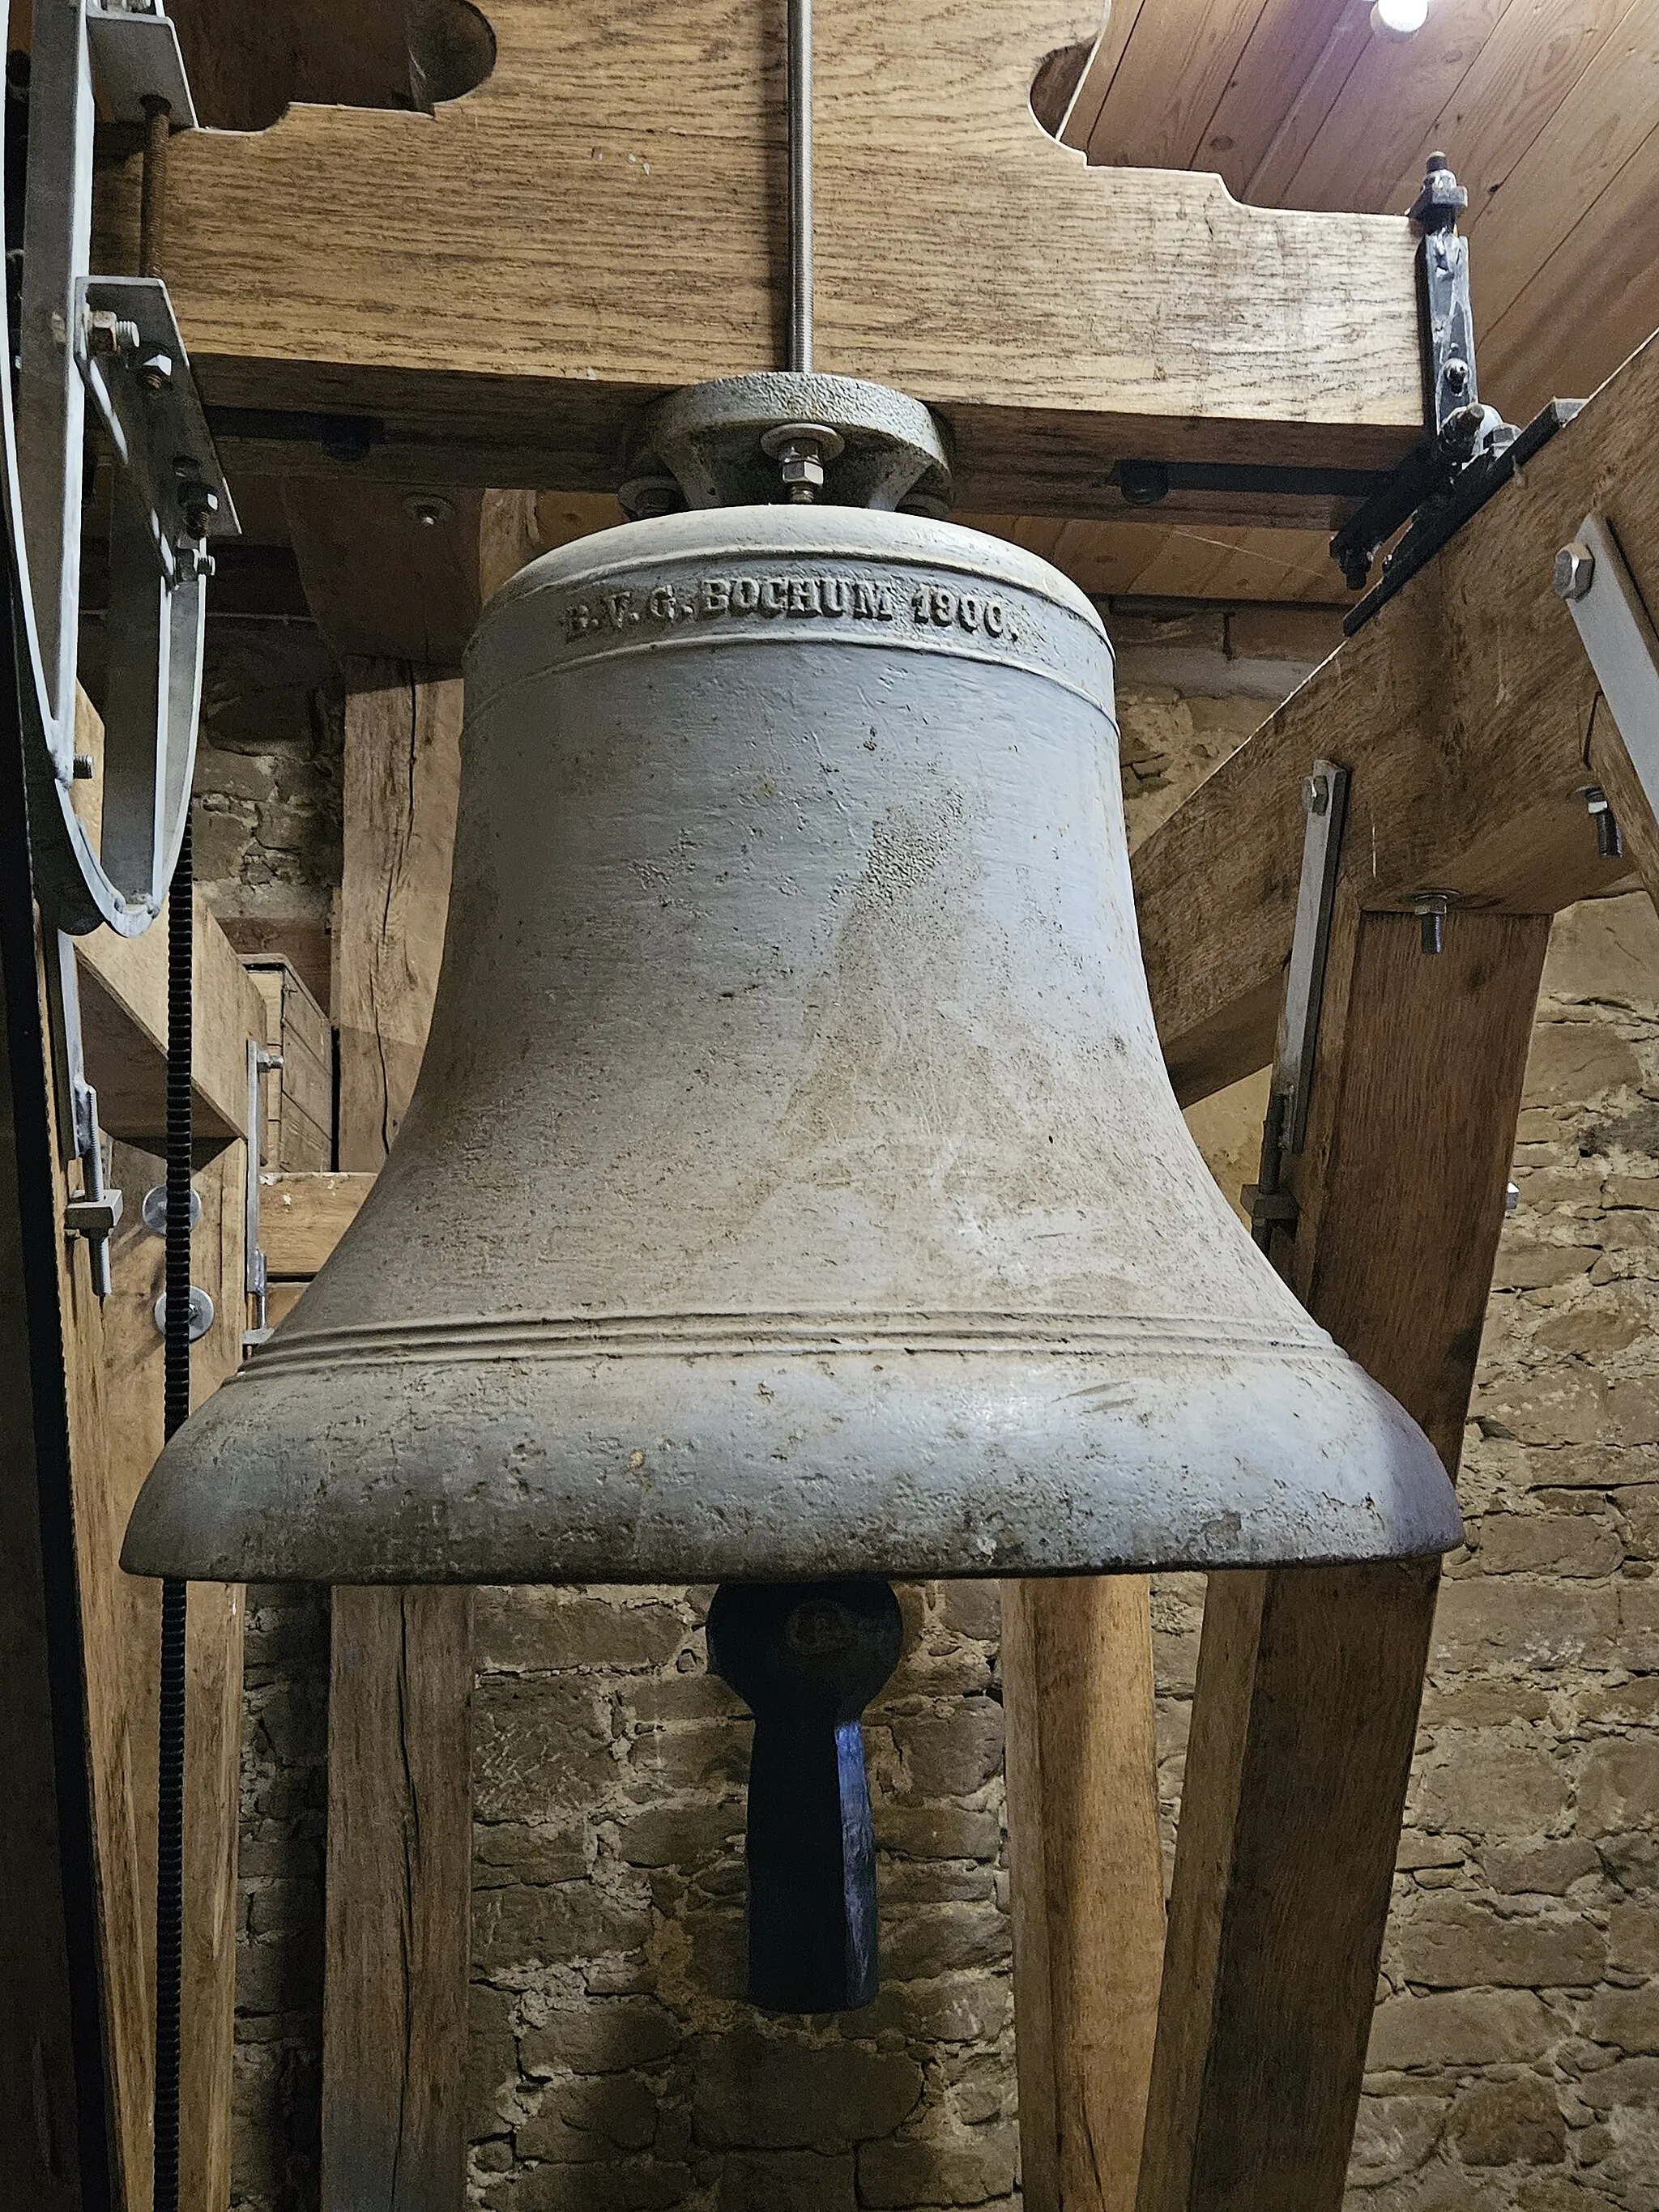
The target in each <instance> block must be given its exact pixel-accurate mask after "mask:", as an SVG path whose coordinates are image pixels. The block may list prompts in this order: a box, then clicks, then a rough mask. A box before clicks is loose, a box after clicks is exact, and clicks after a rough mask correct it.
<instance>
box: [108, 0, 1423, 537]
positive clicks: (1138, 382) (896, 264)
mask: <svg viewBox="0 0 1659 2212" xmlns="http://www.w3.org/2000/svg"><path fill="white" fill-rule="evenodd" d="M489 13H490V20H491V23H492V27H493V28H494V30H495V35H496V40H497V58H496V63H495V70H494V71H493V73H492V74H491V76H490V77H489V81H488V82H486V83H484V84H483V85H481V86H480V87H479V88H478V89H477V91H475V92H473V93H472V94H470V95H469V96H468V97H467V98H466V99H465V100H459V101H456V102H454V103H453V104H452V105H451V106H447V107H444V108H442V109H441V110H440V111H439V112H436V113H435V114H433V115H430V116H427V115H421V114H394V113H390V112H368V111H363V110H358V109H350V108H344V107H322V106H295V107H294V108H292V109H290V110H289V112H288V113H287V114H286V115H285V116H284V117H283V119H282V120H281V121H280V122H278V123H276V125H274V126H273V127H272V128H271V129H270V130H268V131H262V132H259V133H257V134H253V135H248V136H243V135H238V134H234V133H230V132H220V131H200V132H193V133H191V134H188V135H187V136H184V137H180V139H179V142H178V143H177V144H176V145H175V147H174V149H173V165H172V183H171V191H172V203H171V207H170V211H169V231H168V270H167V275H168V280H169V283H170V285H171V288H172V291H173V298H174V301H175V302H176V303H177V305H178V307H179V316H180V319H181V322H182V324H183V326H184V330H185V337H186V338H187V341H188V343H189V345H190V349H191V360H192V363H193V365H194V366H195V368H196V369H197V374H198V376H199V378H200V380H201V381H202V383H203V385H204V390H205V391H206V392H207V395H208V396H209V398H211V399H213V400H215V401H217V402H219V403H221V404H228V405H238V406H252V407H270V408H285V407H286V408H292V407H307V408H330V409H342V408H344V409H349V410H356V411H361V412H363V413H366V414H368V415H371V416H377V417H379V418H380V420H381V421H382V422H384V423H385V425H386V430H387V434H388V435H387V437H386V442H385V444H384V446H382V447H377V448H376V449H375V452H374V454H373V455H372V456H371V458H370V462H369V465H368V473H369V474H370V475H371V476H385V477H387V478H388V480H395V481H398V482H401V483H409V484H414V485H418V484H421V483H423V482H425V483H430V482H432V481H434V480H435V477H436V478H437V479H439V480H447V481H449V482H452V483H469V482H470V483H474V484H478V485H488V484H492V483H494V484H502V483H506V484H521V485H534V486H539V487H544V488H547V489H565V490H592V491H603V490H608V489H614V486H615V483H616V480H617V466H618V463H617V454H618V452H619V444H620V441H621V439H622V437H623V434H624V433H625V431H626V429H627V428H628V426H629V422H631V421H632V420H633V419H634V417H635V415H636V414H637V411H638V410H639V408H640V407H641V404H643V403H644V402H646V401H647V400H648V399H649V398H652V397H653V396H654V395H655V394H656V393H658V392H660V391H662V390H664V389H665V388H668V387H670V386H676V385H679V384H683V383H685V382H688V381H690V380H694V379H696V378H700V377H708V376H717V375H725V374H732V373H734V372H737V371H740V370H743V369H745V368H759V367H767V366H771V365H773V364H775V362H777V360H778V359H779V357H780V348H781V336H782V317H781V301H782V290H783V238H782V233H781V228H780V226H779V223H778V222H777V219H776V206H777V198H776V159H777V154H778V149H779V148H780V146H781V142H782V135H783V131H782V125H783V103H782V97H781V94H782V86H781V44H782V42H781V38H780V37H779V36H778V32H777V26H776V25H775V22H774V21H773V19H772V18H771V17H769V16H767V15H764V14H763V13H762V12H757V11H756V10H755V9H751V8H748V7H744V6H738V4H736V0H690V4H689V5H688V6H685V7H682V8H681V9H678V10H675V11H672V12H669V11H665V10H664V9H660V8H656V7H653V8H650V9H639V8H635V7H632V6H629V5H626V4H623V0H608V4H606V5H605V6H602V7H599V8H598V9H575V10H570V9H554V8H549V7H547V6H545V5H544V4H542V0H495V4H494V5H493V6H492V7H491V9H490V10H489ZM1097 21H1098V17H1097V0H1042V5H1041V6H1040V7H1038V8H1036V9H1035V10H1033V9H1031V8H1027V9H1024V10H1022V11H1021V14H1020V16H1019V21H1018V34H1017V35H1013V36H1011V35H1010V29H1009V18H1008V15H1007V13H1006V9H1004V8H1003V7H1001V6H1000V4H999V0H967V3H966V4H962V0H926V4H923V5H921V6H919V7H917V8H914V9H884V8H878V7H875V6H872V5H863V6H860V8H859V9H856V10H855V11H854V13H852V14H850V15H843V17H842V18H841V19H839V20H838V21H836V26H835V35H834V36H833V38H832V37H829V36H828V35H823V36H821V37H820V39H819V41H818V51H817V357H818V362H819V365H820V366H821V367H822V368H824V369H826V370H829V371H836V372H841V373H843V374H852V375H859V376H872V377H878V378H880V379H882V380H885V381H888V382H891V383H895V384H897V385H900V386H903V387H904V388H906V389H907V390H909V391H911V392H915V394H916V395H917V396H918V397H919V398H922V399H924V400H927V402H929V403H930V404H933V405H935V406H937V407H938V408H939V410H940V411H941V412H942V413H943V414H944V415H945V417H946V418H947V420H948V421H949V422H950V424H951V428H952V430H953V432H954V434H955V436H956V440H957V452H958V462H959V473H960V477H961V489H962V496H963V503H964V504H965V505H970V506H971V505H975V504H977V505H997V504H1001V503H1004V501H1005V494H1004V492H1003V491H1001V490H999V491H998V492H997V493H996V494H995V495H994V497H991V498H987V497H986V496H985V495H984V492H983V491H982V490H981V489H980V487H981V485H983V484H991V483H995V484H998V485H1002V486H1008V487H1015V488H1018V490H1019V493H1020V496H1019V497H1018V499H1017V500H1016V501H1013V502H1012V503H1013V504H1015V505H1017V506H1018V507H1020V508H1021V509H1022V510H1023V511H1028V512H1035V513H1042V512H1045V511H1057V512H1062V513H1065V512H1075V511H1077V510H1078V507H1079V502H1080V501H1086V496H1087V494H1088V489H1089V486H1088V483H1086V482H1085V481H1081V480H1080V476H1079V472H1080V471H1090V472H1091V475H1092V476H1093V477H1098V475H1099V473H1100V472H1101V463H1102V462H1103V460H1109V459H1115V458H1116V457H1118V456H1120V455H1121V454H1122V453H1166V454H1169V455H1171V456H1175V457H1189V458H1206V457H1207V458H1216V459H1220V458H1247V457H1248V458H1257V459H1273V460H1281V461H1283V460H1291V459H1308V460H1310V461H1328V462H1331V463H1353V464H1356V465H1364V464H1370V463H1377V464H1384V465H1385V464H1386V463H1387V462H1388V461H1389V459H1392V458H1393V457H1395V456H1396V455H1397V454H1399V453H1401V452H1402V451H1403V450H1404V448H1405V447H1407V445H1409V443H1410V442H1411V441H1413V438H1414V437H1415V436H1416V435H1417V434H1418V432H1419V429H1420V426H1421V391H1420V376H1419V360H1418V333H1417V323H1418V317H1417V306H1416V297H1415V279H1414V270H1413V244H1412V240H1411V239H1410V236H1409V234H1408V231H1407V226H1406V225H1405V224H1404V223H1403V222H1400V221H1399V220H1398V219H1395V218H1378V217H1373V216H1335V217H1325V218H1322V219H1314V218H1311V217H1309V216H1302V215H1298V214H1294V213H1289V212H1286V211H1285V210H1265V209H1253V208H1248V207H1243V206H1241V205H1239V204H1237V202H1236V201H1234V200H1233V199H1232V198H1231V197H1230V196H1229V195H1228V194H1227V192H1226V191H1225V189H1224V188H1223V186H1222V185H1220V183H1219V182H1218V180H1217V179H1215V178H1213V177H1204V176H1199V175H1190V174H1181V175H1171V174H1170V173H1165V172H1151V171H1141V170H1130V169H1124V170H1118V171H1114V172H1113V173H1110V174H1107V173H1103V172H1098V171H1091V170H1090V169H1089V168H1087V167H1086V166H1085V164H1084V163H1083V162H1082V161H1080V160H1079V157H1078V155H1076V154H1075V153H1074V152H1073V151H1072V150H1071V149H1068V148H1066V147H1062V146H1060V145H1059V144H1057V143H1055V142H1054V140H1053V139H1051V138H1049V137H1048V136H1047V135H1046V134H1045V133H1044V132H1043V131H1042V130H1041V128H1040V127H1039V125H1037V123H1036V119H1035V118H1034V117H1033V115H1032V113H1031V111H1030V99H1029V94H1030V85H1031V81H1032V77H1033V75H1034V73H1035V71H1036V68H1037V66H1038V64H1039V63H1040V62H1041V60H1042V58H1043V57H1044V55H1045V54H1047V53H1048V52H1051V51H1053V50H1054V48H1056V47H1060V46H1067V45H1070V44H1072V43H1073V42H1075V41H1077V40H1079V39H1084V38H1087V37H1089V36H1091V35H1092V33H1094V31H1095V30H1096V28H1097ZM965 146H967V147H971V149H972V175H971V182H970V184H969V185H968V186H967V190H968V191H969V202H968V203H967V204H966V205H967V207H968V210H969V212H968V217H967V219H964V205H965V204H964V200H963V191H964V185H963V178H964V171H963V161H962V149H963V147H965ZM131 191H132V172H131V168H130V167H129V168H128V169H127V170H125V171H123V172H120V173H117V172H115V171H106V173H105V177H104V190H103V192H102V196H101V202H102V207H103V210H104V216H105V218H106V232H107V233H108V234H109V241H110V250H111V251H118V247H119V236H118V233H119V228H120V225H121V223H122V222H124V221H125V219H126V216H125V210H127V209H128V208H129V207H130V204H131ZM895 206H900V207H902V208H903V209H904V210H905V211H906V213H905V220H904V221H903V222H890V221H889V220H888V219H887V211H888V210H890V209H892V208H893V207H895ZM714 208H717V209H718V210H720V214H719V216H718V219H716V220H711V219H710V215H709V210H711V209H714ZM973 210H979V211H981V212H980V214H979V216H978V217H977V218H975V215H974V213H973ZM1149 236H1156V237H1157V239H1158V252H1157V253H1156V254H1148V253H1147V252H1146V239H1147V238H1148V237H1149ZM947 238H948V239H949V240H951V251H950V252H941V251H940V250H939V241H940V240H942V239H947ZM666 300H671V301H672V302H673V312H672V313H663V312H662V302H663V301H666ZM253 458H254V459H255V460H256V461H257V460H258V459H259V456H258V454H255V455H254V456H253ZM264 459H268V460H275V459H276V456H275V454H274V453H270V452H266V453H265V454H264ZM346 466H347V465H345V464H333V463H331V462H329V461H328V459H327V458H326V456H325V455H323V454H322V453H321V452H320V451H319V449H318V448H315V447H312V448H309V449H307V448H294V449H289V452H288V453H286V454H284V455H283V456H282V457H281V465H280V466H278V467H276V468H274V469H267V470H266V471H265V472H266V473H282V472H284V471H293V470H294V469H295V467H300V468H304V469H307V470H314V471H318V472H320V473H331V474H333V475H335V476H336V477H339V475H340V473H341V471H343V469H344V468H345V467H346ZM351 466H354V467H355V466H356V465H351ZM362 473H363V472H362V471H359V474H358V478H357V480H358V481H359V482H361V481H362ZM348 496H349V495H348ZM1055 502H1059V503H1060V504H1058V505H1057V506H1056V505H1054V503H1055Z"/></svg>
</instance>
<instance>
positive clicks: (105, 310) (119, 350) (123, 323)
mask: <svg viewBox="0 0 1659 2212" xmlns="http://www.w3.org/2000/svg"><path fill="white" fill-rule="evenodd" d="M86 331H87V351H88V354H90V355H94V356H102V357H104V358H106V359H115V360H122V359H125V357H126V356H128V355H131V354H135V353H137V350H138V349H139V347H140V346H141V345H142V344H143V339H142V338H141V337H140V336H139V334H138V325H137V323H132V322H129V321H128V320H127V319H126V317H125V315H118V314H117V313H115V311H114V309H113V308H112V307H89V308H88V310H87V322H86Z"/></svg>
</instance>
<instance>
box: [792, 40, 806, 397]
mask: <svg viewBox="0 0 1659 2212" xmlns="http://www.w3.org/2000/svg"><path fill="white" fill-rule="evenodd" d="M789 366H790V368H792V369H798V370H799V371H801V372H802V373H803V374H807V373H810V371H811V367H812V0H789Z"/></svg>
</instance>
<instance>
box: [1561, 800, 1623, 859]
mask: <svg viewBox="0 0 1659 2212" xmlns="http://www.w3.org/2000/svg"><path fill="white" fill-rule="evenodd" d="M1572 795H1573V797H1574V798H1575V799H1583V802H1584V805H1585V807H1586V809H1587V811H1588V812H1589V817H1590V819H1591V821H1592V822H1594V823H1595V849H1596V852H1597V854H1599V855H1600V857H1601V859H1602V860H1623V859H1624V857H1625V833H1624V831H1623V830H1622V829H1620V827H1619V817H1618V816H1617V815H1616V814H1615V813H1614V812H1613V803H1612V801H1611V800H1610V799H1608V797H1607V793H1606V792H1605V791H1603V790H1602V788H1601V785H1600V784H1599V783H1585V784H1581V785H1580V786H1579V787H1578V789H1577V791H1575V792H1574V793H1573V794H1572Z"/></svg>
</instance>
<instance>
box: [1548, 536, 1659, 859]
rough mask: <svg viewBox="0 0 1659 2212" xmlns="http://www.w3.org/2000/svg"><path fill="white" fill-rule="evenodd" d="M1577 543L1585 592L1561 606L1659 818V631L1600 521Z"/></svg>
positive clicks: (1617, 548)
mask: <svg viewBox="0 0 1659 2212" xmlns="http://www.w3.org/2000/svg"><path fill="white" fill-rule="evenodd" d="M1576 544H1577V545H1579V546H1582V547H1583V549H1584V550H1585V551H1586V552H1588V553H1589V556H1590V561H1591V564H1592V565H1591V567H1590V570H1589V580H1588V584H1587V586H1586V587H1585V588H1584V589H1583V591H1582V592H1579V593H1578V595H1577V597H1572V598H1568V599H1567V600H1566V606H1567V611H1568V612H1569V613H1570V614H1571V617H1572V618H1573V621H1574V623H1576V624H1577V629H1578V635H1579V637H1580V638H1581V639H1582V640H1583V647H1584V651H1585V653H1587V654H1588V655H1589V663H1590V666H1591V667H1592V668H1593V669H1594V670H1595V680H1596V682H1597V683H1598V684H1600V685H1601V696H1602V697H1603V698H1604V699H1605V700H1606V701H1607V708H1608V710H1609V712H1610V713H1611V714H1612V716H1613V720H1614V721H1615V722H1617V723H1618V725H1619V734H1620V737H1621V738H1623V739H1624V741H1625V750H1626V752H1627V753H1628V754H1629V756H1630V763H1631V766H1632V768H1633V769H1635V770H1636V773H1637V775H1638V778H1639V779H1640V781H1641V785H1642V788H1643V790H1644V792H1645V793H1646V794H1647V799H1648V804H1649V805H1650V807H1651V808H1652V809H1653V810H1654V812H1655V813H1656V815H1659V633H1656V631H1655V629H1654V625H1653V622H1652V619H1651V617H1650V615H1649V613H1648V611H1647V608H1646V606H1645V605H1644V604H1643V600H1642V594H1641V593H1640V592H1638V590H1637V588H1636V579H1635V578H1634V577H1633V576H1632V574H1631V572H1630V570H1629V568H1627V567H1626V563H1625V556H1624V555H1623V554H1622V553H1621V552H1620V550H1619V541H1618V539H1617V538H1615V537H1614V536H1613V532H1612V530H1611V529H1610V528H1609V526H1607V524H1606V523H1605V522H1603V521H1602V520H1601V518H1600V516H1599V515H1594V514H1587V515H1586V516H1585V517H1584V520H1583V522H1582V523H1580V525H1579V526H1578V536H1577V541H1576Z"/></svg>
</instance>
